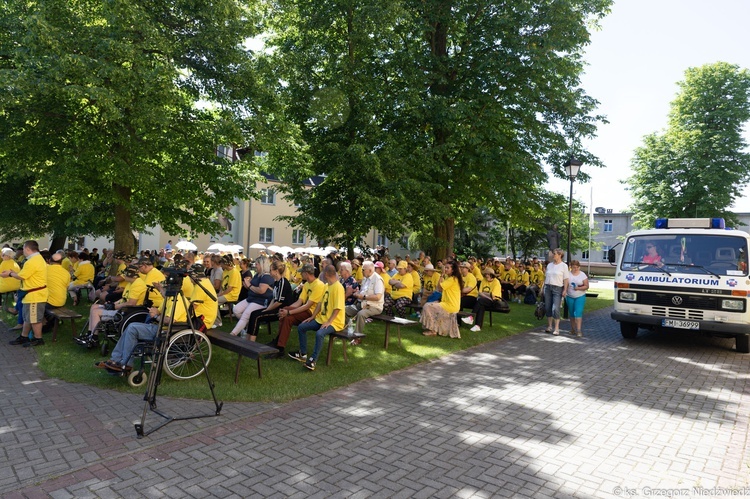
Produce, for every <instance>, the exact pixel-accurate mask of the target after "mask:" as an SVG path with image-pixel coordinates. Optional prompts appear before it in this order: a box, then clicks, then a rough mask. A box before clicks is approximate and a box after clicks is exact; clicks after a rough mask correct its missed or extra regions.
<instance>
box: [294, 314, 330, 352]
mask: <svg viewBox="0 0 750 499" xmlns="http://www.w3.org/2000/svg"><path fill="white" fill-rule="evenodd" d="M322 325H323V324H321V323H320V322H318V321H315V320H312V321H310V322H303V323H302V324H300V325H299V326H297V334H298V335H299V351H300V353H302V354H306V353H307V332H308V331H315V348H314V349H313V354H312V355H311V356H309V357H308V358H309V359H311V360H313V361H314V360H317V359H318V355H320V351H321V350H323V342H324V341H325V338H326V336H328V335H329V334H331V333H335V332H336V330H335V329H333V326H328V327H321V326H322Z"/></svg>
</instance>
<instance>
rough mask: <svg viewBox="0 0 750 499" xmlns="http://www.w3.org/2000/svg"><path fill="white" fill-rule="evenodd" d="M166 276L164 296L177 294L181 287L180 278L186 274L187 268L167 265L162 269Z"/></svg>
mask: <svg viewBox="0 0 750 499" xmlns="http://www.w3.org/2000/svg"><path fill="white" fill-rule="evenodd" d="M162 273H163V274H164V276H165V277H166V280H165V281H164V285H165V287H164V293H165V295H166V296H177V294H178V293H179V292H180V290H181V289H182V280H183V279H184V278H186V277H187V276H188V270H187V268H177V267H167V268H165V269H162Z"/></svg>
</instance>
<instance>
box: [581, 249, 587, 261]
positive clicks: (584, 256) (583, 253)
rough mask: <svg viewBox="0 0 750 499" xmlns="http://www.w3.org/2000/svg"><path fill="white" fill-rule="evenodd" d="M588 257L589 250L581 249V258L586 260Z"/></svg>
mask: <svg viewBox="0 0 750 499" xmlns="http://www.w3.org/2000/svg"><path fill="white" fill-rule="evenodd" d="M588 259H589V251H588V250H586V251H583V252H581V260H588Z"/></svg>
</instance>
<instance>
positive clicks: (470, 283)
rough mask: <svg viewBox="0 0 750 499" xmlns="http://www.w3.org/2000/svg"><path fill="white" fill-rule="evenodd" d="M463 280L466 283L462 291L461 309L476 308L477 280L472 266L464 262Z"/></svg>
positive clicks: (462, 268) (462, 269)
mask: <svg viewBox="0 0 750 499" xmlns="http://www.w3.org/2000/svg"><path fill="white" fill-rule="evenodd" d="M460 269H461V278H462V279H463V281H464V287H463V289H462V290H461V308H462V309H464V308H474V304H475V303H476V302H477V294H478V293H479V291H478V290H477V279H476V277H474V274H472V273H471V264H470V263H468V262H464V263H462V264H461V266H460Z"/></svg>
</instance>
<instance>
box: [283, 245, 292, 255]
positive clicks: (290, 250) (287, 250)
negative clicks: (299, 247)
mask: <svg viewBox="0 0 750 499" xmlns="http://www.w3.org/2000/svg"><path fill="white" fill-rule="evenodd" d="M279 253H284V254H285V255H286V254H287V253H294V250H293V249H292V248H290V247H289V246H282V247H281V248H279Z"/></svg>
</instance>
